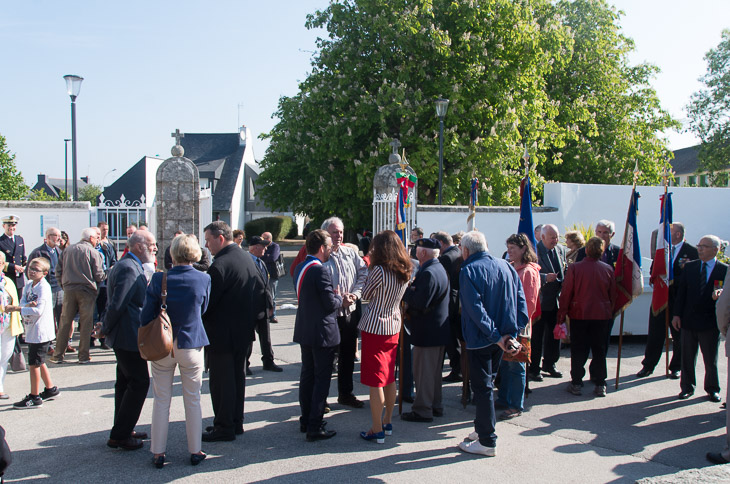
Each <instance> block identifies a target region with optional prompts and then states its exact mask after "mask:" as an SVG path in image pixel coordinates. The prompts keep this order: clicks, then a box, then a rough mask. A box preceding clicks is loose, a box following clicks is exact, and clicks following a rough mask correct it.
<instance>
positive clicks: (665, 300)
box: [651, 187, 674, 316]
mask: <svg viewBox="0 0 730 484" xmlns="http://www.w3.org/2000/svg"><path fill="white" fill-rule="evenodd" d="M660 200H661V218H660V219H659V232H658V234H657V241H656V254H655V255H654V265H653V266H652V271H651V283H652V285H653V286H654V294H652V296H651V312H652V313H653V314H654V316H656V315H658V314H659V313H660V312H661V311H662V310H664V309H665V308H666V307H667V305H668V304H669V285H670V284H672V282H673V280H674V269H673V268H672V265H673V262H674V261H673V260H672V257H671V255H672V254H671V251H672V235H671V231H670V228H671V224H672V194H671V193H667V192H666V187H665V191H664V195H662V196H661V197H660Z"/></svg>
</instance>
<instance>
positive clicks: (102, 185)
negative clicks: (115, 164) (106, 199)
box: [101, 168, 117, 191]
mask: <svg viewBox="0 0 730 484" xmlns="http://www.w3.org/2000/svg"><path fill="white" fill-rule="evenodd" d="M115 171H117V169H116V168H112V169H111V170H109V171H108V172H106V174H105V175H104V178H102V179H101V190H102V191H104V190H105V189H106V177H107V176H108V175H111V174H112V173H114V172H115Z"/></svg>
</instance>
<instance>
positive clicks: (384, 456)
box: [0, 250, 727, 483]
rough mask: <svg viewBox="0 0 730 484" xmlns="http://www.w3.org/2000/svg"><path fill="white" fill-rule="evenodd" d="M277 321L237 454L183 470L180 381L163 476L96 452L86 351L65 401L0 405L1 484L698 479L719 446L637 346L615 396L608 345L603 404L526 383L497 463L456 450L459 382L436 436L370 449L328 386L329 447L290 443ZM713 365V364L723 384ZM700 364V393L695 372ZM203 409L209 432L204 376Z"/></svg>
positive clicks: (131, 455) (92, 376)
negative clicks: (2, 438) (277, 368)
mask: <svg viewBox="0 0 730 484" xmlns="http://www.w3.org/2000/svg"><path fill="white" fill-rule="evenodd" d="M285 255H286V257H287V258H288V259H289V260H291V258H293V256H294V252H293V251H292V250H288V251H286V252H285ZM280 293H281V296H280V298H279V303H280V304H281V303H286V302H289V303H293V302H295V301H294V295H293V292H292V283H291V281H290V280H289V278H288V277H286V278H284V279H283V280H282V282H281V283H280ZM279 321H280V323H279V324H278V325H272V338H273V341H274V343H275V347H274V351H275V353H276V356H277V360H278V363H279V364H280V365H282V366H283V367H284V372H283V373H270V372H264V371H262V369H261V362H260V359H259V357H258V355H255V356H253V357H252V368H253V370H254V376H253V377H251V378H249V379H248V381H247V399H246V422H245V425H244V426H245V431H246V433H245V434H244V435H243V436H240V437H239V438H238V439H237V440H236V441H235V442H224V443H210V444H204V447H203V448H204V450H205V451H206V452H208V453H209V455H210V457H209V458H208V460H206V461H205V462H203V463H202V464H201V465H199V466H197V467H191V466H190V464H189V457H188V455H187V447H186V443H185V426H184V414H183V405H182V398H181V396H180V395H181V392H180V390H181V389H180V383H179V380H176V382H175V389H174V390H175V392H174V395H175V398H174V399H173V404H172V410H171V422H172V423H171V427H170V437H169V443H168V449H167V454H168V460H169V464H168V465H167V466H166V467H165V468H164V469H162V470H158V469H155V468H153V467H152V464H151V454H150V453H149V442H146V443H145V448H144V449H143V450H139V451H134V452H126V451H121V450H113V449H109V448H107V447H106V445H105V442H106V439H107V438H108V432H109V428H110V426H111V421H112V415H113V409H114V402H113V394H114V390H113V386H114V378H115V364H114V355H113V353H112V352H110V351H102V350H99V349H98V348H97V349H96V350H92V357H93V362H92V363H91V364H90V365H87V366H78V365H75V364H67V365H62V366H53V367H52V368H51V371H52V375H53V378H54V380H55V382H56V383H57V384H58V385H59V387H60V388H61V391H62V393H61V395H60V396H59V397H58V398H57V399H56V400H54V401H50V402H46V404H45V405H44V406H43V407H42V408H39V409H35V410H13V409H12V408H11V407H10V403H8V401H7V400H3V401H2V403H0V424H2V425H3V426H4V427H5V428H6V430H7V432H8V440H9V443H10V446H11V448H12V449H13V452H14V454H13V455H14V458H15V462H14V463H13V465H12V467H11V468H10V469H9V470H8V472H7V474H6V480H7V482H43V481H48V482H54V483H55V482H61V483H66V482H69V483H70V482H74V483H75V482H95V483H98V482H107V483H112V482H134V481H141V482H148V483H154V482H170V481H175V482H264V481H271V482H284V483H287V482H292V483H306V482H320V483H321V482H334V481H339V482H379V481H382V482H395V483H401V482H403V483H413V482H419V483H431V482H433V483H444V482H488V481H490V482H500V483H510V482H535V483H538V482H539V483H545V482H560V483H572V482H575V483H586V482H633V481H635V480H636V479H640V478H643V477H652V476H663V475H668V474H673V473H676V472H678V471H681V470H684V469H692V468H700V467H704V466H706V465H707V463H706V461H705V459H704V455H705V452H707V451H708V450H719V449H721V448H722V446H723V443H724V430H725V427H724V424H725V420H724V419H725V416H724V412H723V411H721V410H720V409H719V406H718V404H714V403H710V402H709V401H707V400H706V399H705V397H704V393H703V392H702V391H699V392H698V393H697V394H696V396H695V397H693V398H691V399H689V400H686V401H679V400H677V399H676V395H677V394H678V393H679V385H678V383H677V382H676V381H673V380H667V379H666V378H664V377H663V376H662V375H658V374H655V375H653V376H651V377H649V378H646V379H643V380H636V379H635V377H634V376H633V375H634V374H635V373H636V372H637V371H638V369H639V367H640V361H641V356H642V353H643V342H642V341H640V340H636V341H632V342H629V343H628V344H627V345H625V346H624V351H623V354H624V359H623V360H622V362H621V374H622V375H623V377H622V380H621V381H622V383H621V386H620V389H619V390H618V391H615V390H614V383H615V380H614V376H615V374H616V345H615V344H614V345H612V349H611V351H610V353H609V357H610V360H609V375H610V376H611V379H610V380H609V382H608V384H609V393H608V396H607V398H595V397H593V395H592V393H590V384H589V385H587V389H588V390H589V391H587V392H586V395H585V396H583V397H575V396H573V395H570V394H568V393H567V392H566V391H565V385H566V382H567V378H566V379H562V380H555V379H546V380H545V382H543V383H535V384H533V389H534V390H535V391H534V393H533V394H532V395H531V396H530V398H529V399H528V401H527V406H528V411H527V412H526V413H525V414H524V415H523V416H522V417H519V418H517V419H515V420H513V421H510V422H508V423H502V422H500V423H499V424H498V426H497V433H498V435H499V441H498V447H497V452H498V455H497V457H496V458H493V459H488V458H481V457H476V456H471V455H466V454H463V453H461V452H459V451H458V450H457V449H456V445H457V444H458V443H459V442H460V441H461V440H462V439H463V437H465V436H466V435H467V434H468V433H469V432H470V431H471V430H473V424H472V420H473V418H474V407H471V406H470V407H468V408H467V409H463V408H461V405H460V404H459V395H460V387H459V384H449V385H446V386H445V388H444V399H445V406H446V408H445V416H444V417H443V418H438V419H436V420H435V421H434V422H433V424H419V423H410V422H401V421H399V420H398V419H396V420H395V421H394V426H395V431H394V434H393V436H392V437H387V438H386V443H385V444H384V445H378V444H375V443H370V442H364V441H362V440H361V439H360V438H359V437H358V433H359V432H360V431H361V430H365V429H367V428H368V427H369V421H370V420H369V419H370V416H369V415H370V414H369V412H368V409H367V407H365V408H364V409H359V410H353V409H349V408H342V407H341V406H339V405H337V404H335V403H334V402H335V397H336V381H333V383H332V385H331V388H330V390H331V391H330V395H331V399H330V401H331V402H333V404H332V410H333V412H332V413H331V414H329V415H328V416H327V419H328V422H329V428H334V429H336V430H337V431H338V435H337V436H336V437H335V438H333V439H331V440H329V441H324V442H316V443H308V442H306V441H305V440H304V437H303V436H302V434H300V433H299V428H298V420H297V418H298V415H299V408H298V403H297V381H298V376H299V370H300V357H299V351H298V347H297V346H296V345H294V344H293V343H292V342H291V337H292V330H293V325H294V311H293V310H284V311H280V312H279ZM255 353H258V348H255ZM70 360H71V361H73V358H70ZM724 361H725V360H724V359H721V364H720V366H721V381H723V382H724V381H726V380H725V375H726V370H727V368H726V365H725V363H724ZM569 363H570V361H569V352H568V351H567V350H564V351H563V353H562V357H561V360H560V362H559V364H558V367H559V369H560V370H562V371H563V372H564V373H565V374H566V375H567V374H568V371H569ZM698 366H699V367H700V368H698V372H697V377H698V381H700V382H701V381H702V378H703V375H704V374H703V371H702V368H701V367H702V363H701V362H700V363H698ZM358 370H359V366H358V367H356V371H358ZM356 378H357V375H356ZM28 386H29V383H28V374H27V372H25V373H19V374H14V373H11V374H9V375H8V376H7V378H6V391H7V392H8V393H9V394H10V395H11V397H12V398H11V400H10V402H12V401H14V399H15V400H17V399H20V398H22V397H23V396H24V395H25V394H26V393H27V392H28ZM355 391H356V393H357V394H358V395H359V396H360V398H367V388H366V387H364V386H362V385H360V384H359V383H357V384H356V389H355ZM202 402H203V417H204V419H205V424H206V425H209V424H210V422H211V419H212V408H211V404H210V397H209V392H208V386H207V377H206V381H205V383H204V386H203V399H202ZM409 409H410V406H409V405H406V410H409ZM151 411H152V395H151V391H150V394H149V395H148V401H147V402H146V404H145V407H144V410H143V412H142V416H141V418H140V421H139V426H138V427H137V428H138V430H143V431H147V432H149V431H150V421H151Z"/></svg>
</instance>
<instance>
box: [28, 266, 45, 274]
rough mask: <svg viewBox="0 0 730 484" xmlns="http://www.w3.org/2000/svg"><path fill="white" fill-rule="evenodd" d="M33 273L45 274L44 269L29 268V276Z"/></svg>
mask: <svg viewBox="0 0 730 484" xmlns="http://www.w3.org/2000/svg"><path fill="white" fill-rule="evenodd" d="M31 272H43V270H42V269H34V268H32V267H29V268H28V274H30V273H31Z"/></svg>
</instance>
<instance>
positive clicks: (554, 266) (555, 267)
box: [529, 224, 566, 381]
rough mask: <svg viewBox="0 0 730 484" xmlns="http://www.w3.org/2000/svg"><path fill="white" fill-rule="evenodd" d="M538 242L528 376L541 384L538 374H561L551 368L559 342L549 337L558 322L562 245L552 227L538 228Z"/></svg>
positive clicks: (562, 267)
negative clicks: (537, 281)
mask: <svg viewBox="0 0 730 484" xmlns="http://www.w3.org/2000/svg"><path fill="white" fill-rule="evenodd" d="M541 234H542V235H541V238H542V240H540V242H538V243H537V258H538V261H537V263H538V264H539V265H540V283H541V289H540V305H541V308H542V314H541V315H540V319H538V320H537V321H535V322H534V323H533V324H532V362H531V363H530V370H529V377H530V379H531V380H533V381H542V379H543V378H542V375H541V374H540V369H541V367H540V360H541V359H542V371H543V372H545V373H547V374H548V375H550V376H551V377H553V378H562V377H563V374H562V373H561V372H559V371H558V370H557V368H555V363H557V362H558V359H559V358H560V340H557V339H555V338H554V337H553V330H554V329H555V323H556V322H557V319H558V298H559V297H560V290H561V288H562V286H563V278H564V277H565V266H566V262H565V254H566V249H565V247H564V246H562V245H559V244H558V240H559V239H560V232H558V228H557V227H556V226H555V225H553V224H545V225H543V226H542V232H541Z"/></svg>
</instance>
